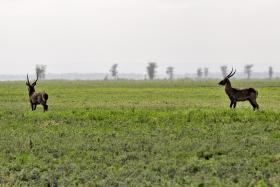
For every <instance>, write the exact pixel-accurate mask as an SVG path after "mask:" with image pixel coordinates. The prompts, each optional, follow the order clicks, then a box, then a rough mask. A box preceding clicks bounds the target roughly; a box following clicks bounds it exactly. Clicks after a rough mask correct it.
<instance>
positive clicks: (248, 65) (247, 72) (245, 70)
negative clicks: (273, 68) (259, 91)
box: [244, 64, 254, 79]
mask: <svg viewBox="0 0 280 187" xmlns="http://www.w3.org/2000/svg"><path fill="white" fill-rule="evenodd" d="M253 66H254V65H253V64H247V65H246V66H245V68H244V72H245V74H247V79H250V78H251V74H252V67H253Z"/></svg>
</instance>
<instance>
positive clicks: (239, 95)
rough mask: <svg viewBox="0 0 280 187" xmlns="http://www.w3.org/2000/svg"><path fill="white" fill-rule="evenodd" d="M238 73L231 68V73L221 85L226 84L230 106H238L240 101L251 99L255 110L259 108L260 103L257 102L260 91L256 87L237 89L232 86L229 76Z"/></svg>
mask: <svg viewBox="0 0 280 187" xmlns="http://www.w3.org/2000/svg"><path fill="white" fill-rule="evenodd" d="M235 73H236V70H235V72H233V69H232V70H231V72H230V74H229V75H228V76H226V77H225V78H224V80H222V81H221V82H219V85H222V86H225V92H226V94H227V95H228V97H229V99H230V101H231V103H230V108H232V107H234V108H235V107H236V104H237V102H238V101H249V102H250V103H251V105H252V106H253V108H254V110H255V109H259V105H258V103H257V97H258V91H256V90H255V89H254V88H247V89H236V88H233V87H232V86H231V83H230V81H229V78H230V77H232V76H233V75H234V74H235Z"/></svg>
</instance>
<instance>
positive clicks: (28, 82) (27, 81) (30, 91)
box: [26, 74, 38, 93]
mask: <svg viewBox="0 0 280 187" xmlns="http://www.w3.org/2000/svg"><path fill="white" fill-rule="evenodd" d="M37 81H38V74H37V78H36V80H35V81H34V82H33V83H32V84H31V83H30V81H29V77H28V74H27V80H26V86H28V91H29V93H33V92H35V88H34V87H35V86H36V83H37Z"/></svg>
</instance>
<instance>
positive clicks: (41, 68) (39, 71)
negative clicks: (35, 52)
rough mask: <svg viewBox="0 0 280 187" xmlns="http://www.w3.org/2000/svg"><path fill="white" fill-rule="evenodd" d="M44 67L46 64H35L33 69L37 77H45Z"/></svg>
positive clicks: (45, 67)
mask: <svg viewBox="0 0 280 187" xmlns="http://www.w3.org/2000/svg"><path fill="white" fill-rule="evenodd" d="M46 69H47V66H46V65H41V64H37V65H36V68H35V71H36V74H37V75H38V78H39V79H45V78H46Z"/></svg>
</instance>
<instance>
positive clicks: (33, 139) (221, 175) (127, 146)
mask: <svg viewBox="0 0 280 187" xmlns="http://www.w3.org/2000/svg"><path fill="white" fill-rule="evenodd" d="M217 82H218V80H215V81H214V80H212V81H197V82H193V81H190V80H185V81H152V82H149V81H116V82H114V81H107V82H104V81H39V83H38V86H37V91H40V90H46V91H47V92H48V93H49V111H48V112H47V113H43V112H42V111H43V109H42V106H39V107H38V108H37V110H36V111H35V112H32V111H31V109H30V105H29V103H28V96H27V88H26V86H25V83H24V82H0V184H2V185H7V186H47V185H52V186H55V185H58V186H200V187H202V186H266V185H267V186H277V185H278V186H279V184H280V106H279V103H280V80H278V81H268V80H263V81H260V80H259V81H258V80H256V81H241V80H232V84H233V86H235V87H255V88H256V89H257V90H258V91H259V98H258V102H259V105H260V110H259V111H255V112H254V111H253V110H252V108H251V106H250V104H249V103H248V102H245V103H238V105H237V108H236V109H235V110H230V109H229V100H228V98H227V96H226V95H225V93H224V88H223V87H219V86H217Z"/></svg>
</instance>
